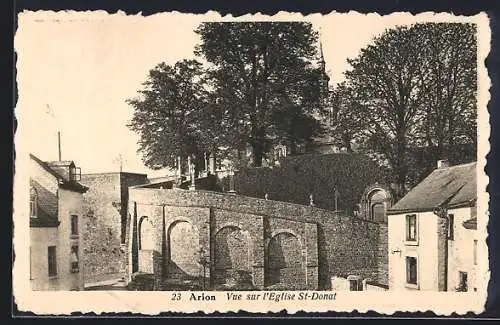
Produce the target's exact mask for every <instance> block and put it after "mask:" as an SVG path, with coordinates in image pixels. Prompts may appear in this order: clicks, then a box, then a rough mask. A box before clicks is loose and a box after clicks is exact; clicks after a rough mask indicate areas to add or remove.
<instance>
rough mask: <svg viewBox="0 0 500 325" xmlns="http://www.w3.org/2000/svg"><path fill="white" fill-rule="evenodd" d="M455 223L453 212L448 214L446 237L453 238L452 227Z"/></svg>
mask: <svg viewBox="0 0 500 325" xmlns="http://www.w3.org/2000/svg"><path fill="white" fill-rule="evenodd" d="M454 223H455V216H454V215H453V214H449V215H448V239H449V240H453V227H454Z"/></svg>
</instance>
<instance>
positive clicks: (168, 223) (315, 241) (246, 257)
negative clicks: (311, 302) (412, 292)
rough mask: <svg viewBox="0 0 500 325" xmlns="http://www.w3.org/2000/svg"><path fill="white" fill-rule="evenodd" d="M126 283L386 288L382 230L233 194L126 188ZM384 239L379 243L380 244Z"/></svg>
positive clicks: (362, 222)
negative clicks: (338, 283)
mask: <svg viewBox="0 0 500 325" xmlns="http://www.w3.org/2000/svg"><path fill="white" fill-rule="evenodd" d="M128 211H129V220H130V226H129V227H128V229H129V231H128V235H129V239H128V252H129V257H128V259H129V261H130V262H129V265H128V272H127V278H128V281H130V280H131V279H132V276H133V274H138V273H141V272H142V273H145V274H148V273H149V274H151V273H152V274H154V277H153V278H154V288H155V289H156V290H159V289H161V287H162V286H163V285H164V283H165V282H169V281H176V280H179V281H184V282H185V283H186V282H189V281H192V282H197V283H199V282H201V281H203V283H204V286H205V285H209V286H210V287H211V288H221V287H222V288H228V287H231V286H232V285H234V284H237V283H240V284H241V283H244V284H246V285H248V286H249V287H250V288H254V289H264V288H266V289H274V288H276V289H280V288H281V289H310V290H314V289H329V287H330V285H331V281H330V278H331V277H332V276H334V275H335V276H342V277H347V276H349V275H357V276H360V277H362V278H365V279H370V280H371V281H377V282H380V283H381V284H387V257H386V256H385V255H386V253H385V254H384V253H383V252H387V240H386V238H385V237H386V236H387V229H386V226H385V225H381V224H377V223H374V222H370V221H367V220H363V219H359V218H355V217H348V216H344V215H339V214H336V213H335V212H333V211H328V210H322V209H318V208H315V207H310V206H303V205H298V204H291V203H285V202H279V201H271V200H262V199H256V198H250V197H245V196H239V195H231V194H223V193H216V192H208V191H186V190H180V189H173V190H172V189H167V190H165V189H155V188H141V187H140V186H137V187H132V188H130V189H129V207H128ZM384 238H385V240H382V239H384Z"/></svg>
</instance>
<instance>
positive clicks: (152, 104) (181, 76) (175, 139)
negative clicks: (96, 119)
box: [127, 60, 208, 169]
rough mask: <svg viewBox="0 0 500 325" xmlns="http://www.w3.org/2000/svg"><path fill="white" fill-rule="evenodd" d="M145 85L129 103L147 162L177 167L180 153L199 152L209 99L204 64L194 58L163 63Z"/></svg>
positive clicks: (152, 72) (151, 74)
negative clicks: (201, 121) (202, 124)
mask: <svg viewBox="0 0 500 325" xmlns="http://www.w3.org/2000/svg"><path fill="white" fill-rule="evenodd" d="M143 86H144V88H143V89H142V90H139V96H138V97H136V98H133V99H129V100H127V102H128V104H129V105H131V106H132V108H133V109H134V112H133V117H132V120H131V122H130V124H129V127H130V128H131V129H132V130H134V131H135V132H137V133H138V134H139V136H140V139H139V150H138V151H140V152H142V155H143V161H144V164H145V165H146V166H148V167H150V168H153V169H159V168H163V167H174V166H175V164H176V157H177V156H184V155H196V154H199V153H200V144H202V143H203V142H202V141H200V139H201V138H202V137H203V135H202V134H200V127H199V125H200V116H201V115H202V114H206V113H205V112H204V108H205V107H206V103H207V100H208V99H207V98H208V93H207V91H206V89H205V86H204V79H203V69H202V65H201V64H200V63H199V62H197V61H194V60H183V61H179V62H177V63H176V64H175V65H173V66H170V65H167V64H165V63H160V64H158V65H157V66H156V67H155V68H154V69H152V70H151V71H150V72H149V77H148V79H147V81H146V82H144V84H143Z"/></svg>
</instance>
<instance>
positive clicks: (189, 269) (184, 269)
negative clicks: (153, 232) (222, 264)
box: [167, 220, 203, 280]
mask: <svg viewBox="0 0 500 325" xmlns="http://www.w3.org/2000/svg"><path fill="white" fill-rule="evenodd" d="M167 251H168V256H169V258H168V260H167V277H168V278H169V279H179V280H188V279H196V278H200V276H202V273H203V267H202V265H200V238H199V235H198V231H197V230H196V229H195V227H194V226H193V225H192V224H191V223H190V222H188V221H184V220H181V221H176V222H174V223H172V224H171V225H170V227H169V228H168V231H167Z"/></svg>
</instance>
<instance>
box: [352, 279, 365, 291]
mask: <svg viewBox="0 0 500 325" xmlns="http://www.w3.org/2000/svg"><path fill="white" fill-rule="evenodd" d="M348 280H349V291H363V282H362V281H360V279H359V278H358V277H353V278H349V277H348Z"/></svg>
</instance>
